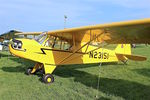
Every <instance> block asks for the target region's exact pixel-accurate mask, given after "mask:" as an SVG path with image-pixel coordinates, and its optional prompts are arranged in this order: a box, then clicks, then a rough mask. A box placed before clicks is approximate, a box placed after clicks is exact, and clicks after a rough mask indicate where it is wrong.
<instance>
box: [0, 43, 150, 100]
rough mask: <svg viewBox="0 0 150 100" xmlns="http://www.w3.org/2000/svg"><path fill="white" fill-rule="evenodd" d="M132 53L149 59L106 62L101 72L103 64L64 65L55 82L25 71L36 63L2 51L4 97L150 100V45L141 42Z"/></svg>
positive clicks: (0, 83)
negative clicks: (44, 81) (48, 82)
mask: <svg viewBox="0 0 150 100" xmlns="http://www.w3.org/2000/svg"><path fill="white" fill-rule="evenodd" d="M132 52H133V53H134V54H138V55H144V56H147V57H148V60H147V61H144V62H135V61H128V64H127V65H124V64H122V63H121V62H119V63H118V64H102V66H101V67H100V71H99V67H98V66H99V64H92V65H69V66H61V67H58V68H57V69H56V70H55V72H54V73H53V75H54V77H55V82H54V83H53V84H51V85H47V84H44V83H42V82H41V77H42V75H41V74H40V73H38V74H37V75H31V76H27V75H25V74H24V73H25V70H26V69H27V68H28V67H31V66H33V65H34V62H31V61H27V60H25V59H21V58H18V57H13V56H11V55H10V54H9V53H8V52H1V53H0V54H1V56H2V57H1V58H0V100H96V99H99V100H150V46H147V47H146V46H145V45H138V46H137V48H135V49H132ZM99 72H100V83H99V84H100V86H99V90H97V83H98V82H97V81H98V75H99ZM96 95H97V96H96ZM96 97H97V98H96Z"/></svg>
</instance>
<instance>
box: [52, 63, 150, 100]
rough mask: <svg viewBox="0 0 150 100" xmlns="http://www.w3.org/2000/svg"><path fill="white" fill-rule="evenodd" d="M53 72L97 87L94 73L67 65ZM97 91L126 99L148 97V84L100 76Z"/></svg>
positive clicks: (149, 96)
mask: <svg viewBox="0 0 150 100" xmlns="http://www.w3.org/2000/svg"><path fill="white" fill-rule="evenodd" d="M82 66H84V65H82ZM54 74H55V75H58V76H60V77H65V78H67V77H74V81H75V82H80V83H82V84H84V85H86V86H88V87H92V88H94V89H97V81H98V76H96V75H92V74H89V73H87V72H84V71H79V70H76V69H74V68H73V69H71V68H67V67H62V68H58V69H57V70H56V71H55V72H54ZM99 91H101V92H103V93H106V94H111V95H115V96H120V97H122V98H124V99H127V100H133V99H135V100H148V99H150V86H146V85H143V84H140V83H137V82H132V81H128V80H123V79H112V78H104V77H100V87H99Z"/></svg>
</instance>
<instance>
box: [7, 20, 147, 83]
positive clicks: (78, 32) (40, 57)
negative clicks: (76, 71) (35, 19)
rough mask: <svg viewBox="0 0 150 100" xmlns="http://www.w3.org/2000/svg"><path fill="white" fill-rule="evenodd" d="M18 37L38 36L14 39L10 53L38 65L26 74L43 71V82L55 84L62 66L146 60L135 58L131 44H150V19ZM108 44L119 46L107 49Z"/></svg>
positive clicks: (140, 57) (31, 33) (30, 33)
mask: <svg viewBox="0 0 150 100" xmlns="http://www.w3.org/2000/svg"><path fill="white" fill-rule="evenodd" d="M16 35H39V36H38V37H36V38H35V39H12V40H11V44H10V45H9V50H10V52H11V53H12V54H13V55H15V56H18V57H21V58H25V59H29V60H32V61H35V62H36V64H35V66H34V67H33V68H32V69H30V68H29V69H28V70H27V74H29V75H30V74H34V73H36V72H37V71H39V70H42V69H44V75H43V81H44V82H45V83H52V82H53V81H54V77H53V76H52V73H53V71H54V70H55V69H56V67H58V66H59V65H70V64H91V63H100V62H102V63H104V62H118V61H123V62H125V61H126V60H127V59H131V60H135V61H144V60H146V57H143V56H137V55H132V54H131V46H130V44H133V43H150V19H143V20H134V21H126V22H117V23H110V24H102V25H93V26H85V27H78V28H68V29H63V30H55V31H48V32H43V33H42V32H24V33H17V34H16ZM109 44H118V46H117V47H116V49H114V50H110V49H106V48H105V47H106V46H107V45H109Z"/></svg>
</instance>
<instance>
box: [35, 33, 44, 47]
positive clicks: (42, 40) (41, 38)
mask: <svg viewBox="0 0 150 100" xmlns="http://www.w3.org/2000/svg"><path fill="white" fill-rule="evenodd" d="M46 39H47V34H46V32H44V33H42V34H40V35H39V36H37V37H36V38H35V39H34V40H35V41H37V42H38V43H40V44H42V43H43V42H44V41H45V40H46Z"/></svg>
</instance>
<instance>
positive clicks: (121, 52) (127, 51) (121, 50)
mask: <svg viewBox="0 0 150 100" xmlns="http://www.w3.org/2000/svg"><path fill="white" fill-rule="evenodd" d="M115 53H116V56H117V58H118V59H119V60H121V61H125V60H127V59H130V60H134V61H145V60H146V59H147V58H146V57H143V56H137V55H131V45H130V44H118V46H117V48H116V49H115Z"/></svg>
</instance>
